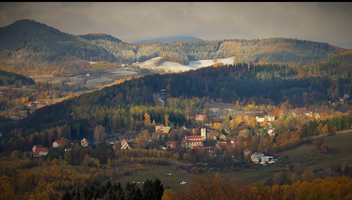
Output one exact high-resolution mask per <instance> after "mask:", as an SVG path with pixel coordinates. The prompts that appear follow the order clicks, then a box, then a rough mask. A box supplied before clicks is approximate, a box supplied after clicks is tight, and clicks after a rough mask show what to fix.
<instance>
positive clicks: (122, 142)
mask: <svg viewBox="0 0 352 200" xmlns="http://www.w3.org/2000/svg"><path fill="white" fill-rule="evenodd" d="M121 149H131V147H130V146H129V145H128V143H127V141H126V140H125V139H122V140H121Z"/></svg>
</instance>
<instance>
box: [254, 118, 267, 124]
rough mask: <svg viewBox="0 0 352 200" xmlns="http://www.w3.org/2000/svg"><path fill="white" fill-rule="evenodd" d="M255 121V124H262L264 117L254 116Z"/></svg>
mask: <svg viewBox="0 0 352 200" xmlns="http://www.w3.org/2000/svg"><path fill="white" fill-rule="evenodd" d="M255 120H256V121H257V122H259V123H262V122H264V120H265V117H259V116H256V117H255Z"/></svg>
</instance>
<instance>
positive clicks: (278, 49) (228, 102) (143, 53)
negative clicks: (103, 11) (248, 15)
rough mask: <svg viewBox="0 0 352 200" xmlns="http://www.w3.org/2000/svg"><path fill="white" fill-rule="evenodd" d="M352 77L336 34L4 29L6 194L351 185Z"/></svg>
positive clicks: (351, 58) (0, 84) (1, 134)
mask: <svg viewBox="0 0 352 200" xmlns="http://www.w3.org/2000/svg"><path fill="white" fill-rule="evenodd" d="M24 33H26V34H24ZM52 38H55V39H52ZM7 41H12V43H9V42H7ZM38 41H40V42H38ZM351 77H352V50H350V49H345V48H340V47H337V46H333V45H331V44H328V43H324V42H314V41H308V40H298V39H293V38H267V39H260V40H259V39H252V40H242V39H224V40H212V41H210V40H200V39H195V40H185V41H173V42H141V44H139V43H138V42H137V43H127V42H123V41H122V40H120V39H118V38H115V37H113V36H111V35H107V34H86V35H73V34H68V33H64V32H61V31H60V30H58V29H55V28H53V27H49V26H47V25H45V24H42V23H39V22H36V21H33V20H20V21H17V22H15V23H13V24H11V25H9V26H7V27H2V28H0V92H1V93H0V158H1V159H0V176H1V177H0V178H1V181H0V194H3V193H2V192H3V190H2V188H7V189H6V191H7V192H8V193H6V195H8V196H7V197H8V199H11V198H12V199H38V198H40V197H42V196H45V197H46V199H70V200H73V199H75V200H80V199H93V198H100V199H109V198H110V199H118V198H117V197H118V196H119V197H126V198H125V199H129V198H130V197H131V196H130V195H134V194H137V195H138V194H140V195H146V191H150V194H154V193H155V195H158V198H155V199H161V198H162V196H163V198H162V199H178V198H181V197H182V198H181V199H187V198H186V197H185V196H184V195H186V196H187V195H193V194H192V191H191V190H189V189H190V188H203V187H205V188H206V189H204V188H203V189H204V190H203V189H202V191H203V192H204V193H207V192H209V191H212V192H211V193H213V194H217V192H216V191H221V190H225V189H224V188H223V187H220V186H221V185H222V184H227V186H228V187H226V191H227V190H229V191H231V192H226V193H228V194H231V195H235V194H237V193H236V192H235V191H242V190H243V191H244V190H245V191H247V192H248V195H252V194H253V195H254V196H256V194H257V193H256V192H258V191H259V192H261V193H260V194H259V193H258V196H261V195H262V196H263V197H265V198H264V199H270V198H274V197H271V196H270V195H279V198H277V199H285V198H283V197H282V196H280V195H283V194H285V195H286V196H289V197H290V198H291V197H292V199H305V197H307V196H309V195H310V194H311V193H309V192H307V191H306V192H305V193H304V188H305V187H308V186H309V187H315V186H317V185H319V184H322V185H324V183H326V182H329V181H330V182H329V184H330V185H334V187H341V188H344V187H348V184H350V182H352V179H351V178H350V176H351V175H352V167H351V166H352V157H351V156H350V155H351V153H352V152H351V149H350V148H349V146H350V144H349V143H350V141H351V139H352V131H351V130H352V107H351V105H352V100H351V97H350V95H351V94H352V79H351ZM340 179H341V180H342V179H343V180H344V182H343V181H340ZM150 181H153V183H151V182H150ZM226 181H230V182H226ZM231 181H233V183H236V184H233V183H232V182H231ZM213 183H214V184H213ZM335 183H336V184H335ZM329 184H326V185H329ZM339 184H342V185H341V186H340V185H339ZM236 185H239V188H235V186H236ZM42 188H44V189H42ZM111 188H113V189H111ZM287 188H288V189H287ZM184 189H187V190H184ZM213 189H214V190H213ZM215 189H216V191H215ZM4 190H5V189H4ZM276 190H277V191H282V193H275V191H276ZM142 191H143V192H142ZM151 191H152V192H151ZM311 191H312V194H311V195H316V194H320V195H322V194H323V193H324V192H326V191H321V190H319V191H318V190H315V189H312V190H311ZM317 191H318V192H317ZM334 191H343V192H341V193H339V194H337V193H336V194H335V193H334V192H331V194H325V193H324V195H326V196H328V195H330V196H329V198H330V199H333V198H331V197H332V196H333V195H335V196H334V197H336V196H339V198H340V197H341V198H340V199H348V198H349V197H350V196H351V195H352V193H351V192H350V191H345V190H344V189H341V190H338V189H335V190H334ZM123 192H126V193H123ZM157 192H158V194H156V193H157ZM319 192H320V193H319ZM122 193H123V194H122ZM308 193H309V195H308ZM78 194H79V195H78ZM297 194H299V195H303V194H306V196H304V195H303V196H300V198H294V196H295V195H297ZM71 195H72V196H71ZM114 195H115V196H114ZM169 195H170V196H169ZM226 195H227V194H219V196H222V197H224V196H226ZM348 195H350V196H348ZM254 196H252V197H253V198H252V199H255V198H254ZM258 196H257V197H258ZM269 196H270V198H269ZM0 197H1V196H0ZM10 197H11V198H10ZM115 197H116V198H115ZM159 197H160V198H159ZM171 197H172V198H171ZM227 197H228V196H227ZM133 198H134V199H143V198H142V197H139V198H137V197H133ZM133 198H132V197H131V199H133ZM329 198H327V199H329ZM0 199H1V198H0ZM44 199H45V198H44ZM145 199H148V198H146V197H145ZM149 199H154V198H149ZM224 199H226V198H224ZM234 199H237V198H234ZM249 199H251V198H249ZM274 199H276V198H274ZM337 199H338V198H337Z"/></svg>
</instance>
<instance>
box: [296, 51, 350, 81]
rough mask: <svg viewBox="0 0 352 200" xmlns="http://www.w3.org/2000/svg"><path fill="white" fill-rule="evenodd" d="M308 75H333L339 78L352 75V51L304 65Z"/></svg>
mask: <svg viewBox="0 0 352 200" xmlns="http://www.w3.org/2000/svg"><path fill="white" fill-rule="evenodd" d="M303 70H304V71H305V72H306V75H307V76H310V75H318V76H325V75H327V76H331V77H333V78H334V79H337V78H351V77H352V51H346V52H344V53H341V54H337V55H334V56H331V57H329V58H327V59H325V60H323V61H321V62H319V63H316V64H312V65H306V66H304V67H303Z"/></svg>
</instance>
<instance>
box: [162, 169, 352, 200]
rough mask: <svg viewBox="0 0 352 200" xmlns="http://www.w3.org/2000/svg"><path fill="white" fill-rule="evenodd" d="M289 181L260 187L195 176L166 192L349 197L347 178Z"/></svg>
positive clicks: (217, 196) (200, 196) (215, 196)
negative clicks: (179, 189) (179, 186)
mask: <svg viewBox="0 0 352 200" xmlns="http://www.w3.org/2000/svg"><path fill="white" fill-rule="evenodd" d="M292 180H293V181H292V183H291V184H285V185H281V186H280V185H272V186H261V185H259V184H252V183H245V184H238V183H237V182H235V181H234V180H233V179H224V178H221V177H220V176H219V175H212V176H209V177H208V178H202V177H194V178H193V179H192V182H191V183H187V187H186V186H184V187H182V188H181V191H180V192H178V193H170V194H169V195H167V196H168V197H169V198H170V199H175V200H178V199H180V200H181V199H195V200H198V199H206V200H210V199H253V200H256V199H264V200H266V199H267V200H269V199H278V200H281V199H282V200H284V199H350V198H351V197H352V193H351V190H349V189H348V188H349V187H350V185H351V184H352V179H351V178H350V177H346V176H341V177H328V178H324V179H321V178H317V179H314V180H312V181H309V182H308V181H301V180H297V176H296V180H295V177H292Z"/></svg>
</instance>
